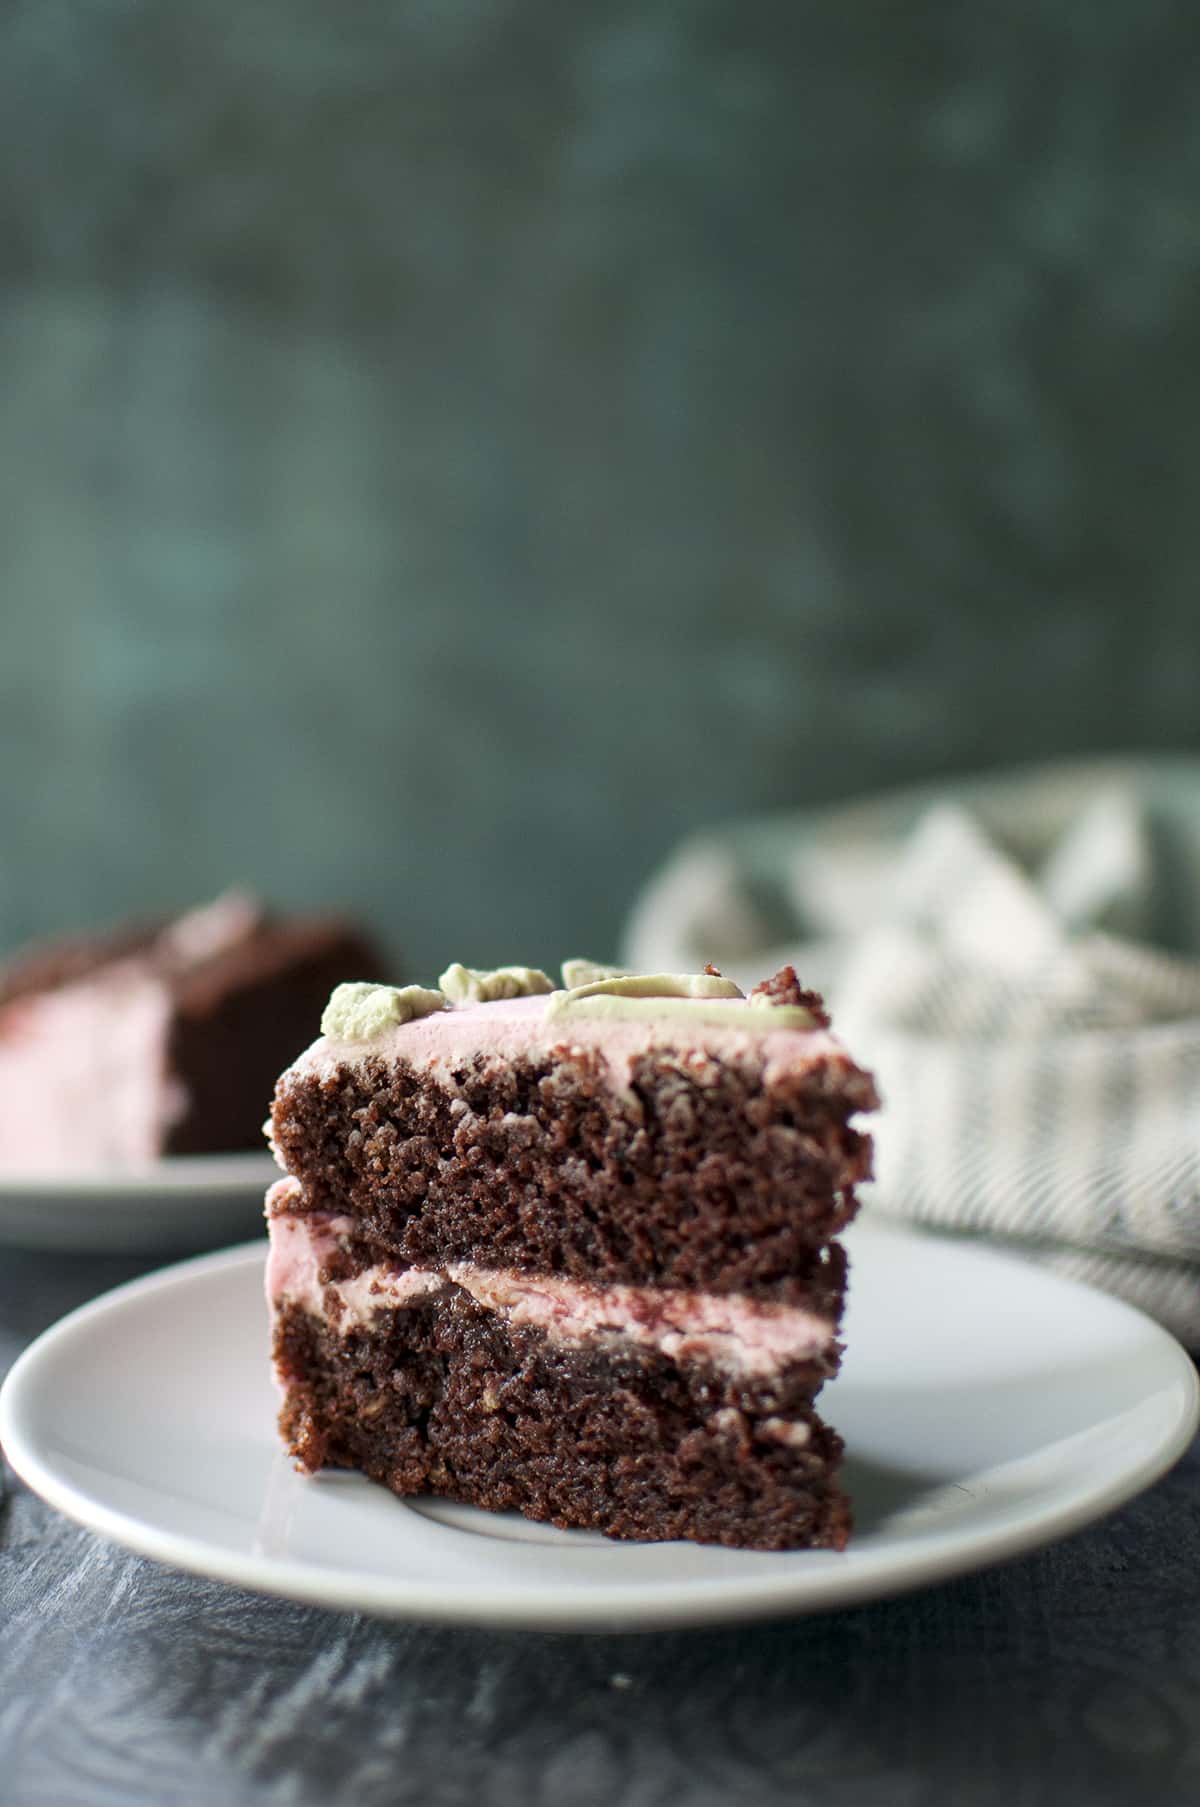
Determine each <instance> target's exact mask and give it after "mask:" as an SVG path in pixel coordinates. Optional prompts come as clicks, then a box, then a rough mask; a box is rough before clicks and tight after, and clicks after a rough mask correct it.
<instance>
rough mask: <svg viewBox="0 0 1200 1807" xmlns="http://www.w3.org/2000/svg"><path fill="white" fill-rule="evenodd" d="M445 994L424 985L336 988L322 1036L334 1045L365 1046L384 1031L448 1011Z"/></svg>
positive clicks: (363, 984)
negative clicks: (359, 1044) (335, 1043)
mask: <svg viewBox="0 0 1200 1807" xmlns="http://www.w3.org/2000/svg"><path fill="white" fill-rule="evenodd" d="M447 1009H449V1005H448V1003H447V1001H446V997H445V995H444V993H442V992H440V991H429V990H427V989H426V988H425V986H423V985H401V986H396V985H371V984H369V983H366V982H363V981H355V982H353V983H351V984H347V985H338V986H336V987H335V988H334V992H333V996H332V997H331V998H330V1000H329V1002H328V1004H326V1006H325V1014H324V1015H323V1016H322V1018H321V1034H322V1035H327V1036H329V1038H330V1039H331V1040H332V1041H340V1042H366V1041H370V1040H371V1039H372V1037H373V1036H376V1035H382V1034H383V1032H384V1030H385V1029H396V1028H399V1027H400V1025H401V1024H402V1023H411V1022H414V1021H415V1020H416V1018H417V1017H419V1016H432V1015H433V1013H434V1011H436V1010H447Z"/></svg>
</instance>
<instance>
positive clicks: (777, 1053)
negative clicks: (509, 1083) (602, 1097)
mask: <svg viewBox="0 0 1200 1807" xmlns="http://www.w3.org/2000/svg"><path fill="white" fill-rule="evenodd" d="M550 1003H551V996H550V995H547V994H541V995H539V996H537V997H524V998H503V999H498V1000H497V1001H495V1002H493V1003H487V1004H464V1005H459V1006H457V1007H456V1008H454V1009H451V1010H437V1011H434V1012H432V1014H431V1015H429V1016H423V1017H419V1018H417V1019H416V1021H414V1022H410V1023H404V1024H401V1025H399V1026H397V1027H395V1028H391V1029H387V1030H385V1031H384V1032H383V1033H382V1034H380V1035H377V1036H373V1037H372V1038H371V1039H370V1040H369V1041H338V1040H334V1039H332V1038H330V1037H327V1036H322V1037H321V1038H320V1040H318V1041H316V1042H314V1043H313V1044H312V1046H311V1047H310V1048H308V1049H307V1050H306V1051H305V1052H304V1053H303V1054H302V1055H301V1056H300V1057H299V1059H298V1060H297V1061H296V1062H295V1063H294V1064H293V1066H292V1067H291V1068H290V1069H289V1073H291V1074H295V1075H296V1077H297V1078H300V1077H304V1076H307V1075H310V1074H314V1073H315V1074H317V1075H318V1076H320V1077H328V1076H330V1075H331V1074H333V1073H334V1072H336V1071H337V1069H338V1068H339V1067H344V1066H353V1065H356V1064H357V1063H359V1062H360V1061H363V1060H365V1059H367V1058H368V1057H369V1056H372V1055H374V1056H378V1057H379V1058H382V1059H383V1060H402V1061H407V1062H408V1063H409V1064H410V1065H412V1066H413V1067H416V1068H419V1069H420V1070H421V1071H423V1072H424V1071H428V1072H432V1073H434V1074H436V1075H437V1076H439V1077H440V1078H441V1079H442V1081H443V1083H444V1084H445V1085H447V1087H448V1088H453V1084H454V1081H453V1078H452V1073H453V1070H454V1068H455V1067H458V1066H461V1065H463V1064H464V1062H466V1061H470V1060H474V1059H476V1058H477V1057H479V1056H480V1055H482V1056H483V1057H484V1059H485V1061H486V1063H487V1064H488V1065H489V1066H491V1065H494V1066H495V1067H496V1068H500V1067H503V1066H504V1065H506V1064H507V1063H509V1062H510V1061H513V1060H520V1059H524V1058H528V1057H529V1056H531V1055H537V1054H548V1053H552V1052H553V1053H558V1054H561V1053H562V1052H564V1051H578V1052H579V1053H583V1054H590V1055H594V1056H598V1057H599V1059H600V1060H601V1061H602V1062H603V1063H604V1064H605V1065H606V1066H607V1068H608V1073H609V1078H610V1080H611V1081H612V1083H613V1084H614V1085H616V1086H618V1087H620V1088H624V1087H626V1086H627V1085H628V1082H629V1078H630V1071H631V1067H632V1063H633V1062H634V1061H635V1060H636V1059H637V1058H638V1057H639V1056H640V1055H643V1054H648V1053H650V1052H651V1051H652V1050H657V1051H662V1052H668V1053H671V1054H673V1055H675V1056H676V1057H677V1059H678V1060H679V1061H680V1063H681V1064H682V1066H683V1067H684V1068H686V1070H687V1071H688V1073H689V1076H690V1077H691V1078H692V1079H693V1080H694V1081H695V1082H696V1083H697V1084H700V1085H703V1084H704V1082H705V1076H706V1073H711V1075H712V1077H713V1078H714V1079H715V1078H716V1067H715V1066H714V1065H713V1061H714V1057H715V1058H718V1059H721V1060H729V1059H743V1060H753V1061H755V1062H756V1063H761V1066H762V1070H763V1074H764V1078H765V1079H766V1080H767V1082H768V1083H770V1081H771V1080H772V1079H773V1078H774V1077H775V1075H777V1074H780V1073H783V1072H786V1071H793V1072H794V1071H798V1070H802V1069H804V1068H807V1067H810V1066H813V1065H815V1064H816V1063H817V1062H819V1061H825V1060H830V1059H834V1060H840V1061H847V1055H846V1052H845V1049H844V1048H843V1047H842V1045H841V1043H840V1042H839V1041H838V1040H837V1038H836V1037H835V1036H833V1035H831V1034H830V1033H829V1031H828V1030H825V1029H773V1028H771V1027H770V1026H769V1023H767V1022H766V1021H765V1020H764V1019H767V1018H769V1015H770V1012H769V1010H766V1009H762V1010H755V1011H754V1013H753V1015H754V1023H753V1025H747V1021H746V1006H745V1002H744V1000H743V999H740V998H719V999H705V1000H704V1016H703V1017H701V1016H700V1015H699V1014H698V1013H697V1014H694V1015H689V1014H685V1013H682V1012H680V1011H679V1009H678V1000H677V999H664V1000H663V1003H664V1009H663V1011H662V1013H661V1014H653V1015H646V1016H641V1017H639V1018H638V1020H636V1021H629V1020H622V1019H620V1018H614V1017H611V1016H595V1017H589V1016H588V1015H587V1013H586V1011H580V1012H579V1013H578V1014H572V1015H571V1016H569V1017H556V1018H554V1019H552V1020H551V1021H550V1022H546V1020H545V1018H546V1012H547V1009H548V1008H549V1006H550ZM725 1010H727V1011H728V1013H729V1024H728V1026H726V1024H725V1023H724V1022H721V1021H719V1020H715V1021H714V1020H712V1019H713V1018H715V1017H718V1016H719V1014H721V1013H723V1012H724V1011H725ZM286 1079H287V1075H285V1083H286Z"/></svg>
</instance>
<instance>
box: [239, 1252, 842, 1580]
mask: <svg viewBox="0 0 1200 1807" xmlns="http://www.w3.org/2000/svg"><path fill="white" fill-rule="evenodd" d="M274 1359H275V1367H276V1373H277V1375H278V1377H279V1380H280V1383H281V1385H282V1387H283V1389H284V1404H283V1408H282V1410H281V1413H280V1429H281V1431H282V1433H283V1435H284V1438H285V1440H286V1441H287V1443H288V1445H289V1448H290V1449H291V1451H292V1454H293V1455H294V1456H295V1457H296V1459H297V1461H298V1462H300V1463H301V1465H302V1466H303V1467H305V1468H307V1469H309V1470H315V1469H317V1468H320V1467H322V1466H325V1465H331V1466H334V1467H340V1468H355V1469H359V1470H361V1471H362V1472H363V1473H364V1474H367V1475H369V1476H370V1477H371V1478H372V1479H373V1480H376V1481H379V1482H382V1483H383V1485H384V1486H386V1487H390V1488H391V1489H392V1491H393V1492H394V1493H397V1494H402V1495H403V1494H416V1493H435V1494H442V1495H444V1496H446V1497H449V1498H451V1499H455V1500H461V1501H465V1502H467V1503H468V1504H471V1505H476V1506H482V1507H484V1508H486V1509H488V1510H491V1511H503V1510H516V1511H518V1512H521V1513H524V1514H525V1516H526V1517H529V1518H534V1519H541V1520H545V1521H547V1522H549V1523H550V1524H555V1525H560V1526H563V1527H565V1528H577V1529H589V1530H596V1531H602V1532H604V1533H606V1534H607V1535H609V1536H612V1537H622V1538H633V1539H640V1540H643V1541H652V1540H659V1539H669V1538H689V1539H691V1540H693V1541H695V1542H699V1543H715V1544H724V1545H727V1546H730V1547H733V1548H741V1549H761V1550H785V1549H801V1548H821V1549H841V1548H843V1546H844V1545H845V1542H846V1538H847V1536H848V1534H849V1529H850V1512H849V1506H848V1502H847V1501H846V1499H845V1497H844V1495H843V1494H842V1493H841V1492H840V1491H839V1489H838V1487H837V1484H836V1478H835V1477H836V1469H837V1465H838V1462H839V1460H840V1457H841V1451H842V1445H841V1440H840V1438H839V1437H838V1436H837V1435H836V1433H835V1432H833V1431H831V1430H830V1429H829V1428H828V1426H826V1425H824V1424H822V1422H821V1421H820V1419H819V1418H818V1417H817V1416H816V1414H815V1413H814V1412H813V1410H812V1408H811V1403H810V1398H811V1391H812V1388H811V1382H809V1383H808V1384H807V1385H805V1384H803V1383H801V1384H798V1386H797V1388H796V1391H795V1396H794V1397H790V1398H789V1397H788V1396H787V1392H788V1390H787V1388H786V1386H785V1387H784V1389H783V1393H782V1395H781V1393H780V1389H779V1387H778V1385H776V1386H775V1387H774V1388H773V1389H772V1390H771V1394H770V1397H769V1398H768V1397H766V1396H765V1393H764V1389H763V1388H762V1386H761V1385H759V1384H757V1383H756V1382H755V1381H753V1380H752V1379H750V1378H749V1377H745V1378H743V1379H741V1380H738V1379H737V1378H735V1377H733V1376H731V1375H730V1374H729V1373H727V1372H724V1373H722V1372H719V1371H717V1370H715V1369H705V1368H703V1367H697V1366H694V1365H692V1364H686V1365H677V1364H676V1363H675V1362H673V1361H671V1360H670V1359H669V1358H667V1357H666V1356H664V1355H662V1354H661V1353H659V1352H658V1351H657V1350H652V1349H647V1348H644V1347H638V1346H636V1345H623V1346H620V1347H616V1348H613V1347H607V1348H597V1347H592V1348H588V1347H573V1346H570V1345H564V1344H563V1343H561V1342H556V1341H552V1340H550V1339H549V1338H548V1337H547V1336H546V1334H545V1332H544V1331H542V1330H540V1329H536V1328H531V1327H528V1326H514V1325H513V1324H512V1323H510V1322H506V1321H505V1320H503V1319H501V1318H498V1317H497V1316H496V1315H495V1314H493V1313H490V1312H488V1311H486V1310H484V1309H483V1308H482V1307H481V1306H480V1305H479V1304H478V1302H477V1301H476V1300H475V1299H473V1298H472V1297H471V1295H470V1293H468V1292H466V1291H464V1290H463V1289H462V1288H461V1287H458V1286H456V1285H453V1284H452V1283H450V1282H449V1281H447V1282H446V1284H445V1285H444V1286H443V1287H441V1289H440V1290H439V1291H438V1292H437V1293H436V1294H434V1295H432V1296H425V1297H422V1298H419V1299H417V1300H414V1301H413V1303H412V1304H410V1305H407V1306H405V1307H403V1308H399V1309H385V1310H380V1311H377V1312H376V1313H375V1314H374V1316H373V1317H372V1318H370V1319H369V1320H368V1321H366V1322H363V1323H358V1324H349V1325H347V1326H344V1334H343V1333H342V1332H341V1331H339V1330H338V1329H336V1328H334V1327H331V1325H330V1324H329V1323H328V1322H326V1321H325V1320H323V1319H321V1318H319V1317H316V1316H314V1315H312V1314H311V1313H310V1312H309V1311H307V1310H306V1309H305V1308H304V1307H303V1306H302V1305H299V1304H295V1303H291V1304H284V1305H282V1306H281V1308H280V1309H278V1311H277V1313H276V1317H275V1331H274Z"/></svg>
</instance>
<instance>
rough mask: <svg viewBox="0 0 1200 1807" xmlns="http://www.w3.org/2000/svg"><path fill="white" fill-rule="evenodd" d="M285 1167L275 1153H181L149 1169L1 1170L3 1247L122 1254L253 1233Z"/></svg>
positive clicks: (191, 1245)
mask: <svg viewBox="0 0 1200 1807" xmlns="http://www.w3.org/2000/svg"><path fill="white" fill-rule="evenodd" d="M278 1178H279V1169H278V1168H277V1167H276V1165H275V1163H274V1161H273V1160H272V1159H271V1157H270V1155H269V1154H265V1153H264V1154H196V1155H173V1156H169V1157H168V1158H167V1159H166V1160H162V1161H155V1162H154V1163H153V1164H152V1165H151V1166H148V1167H136V1168H126V1169H125V1170H123V1171H110V1172H107V1173H79V1174H29V1175H25V1176H22V1175H20V1174H8V1173H5V1174H0V1244H9V1245H12V1246H16V1247H19V1248H26V1249H72V1250H78V1251H80V1252H82V1253H99V1252H103V1253H105V1254H114V1253H122V1252H124V1251H126V1250H130V1249H140V1250H150V1249H153V1250H157V1251H160V1252H163V1253H170V1251H171V1250H173V1249H195V1248H203V1247H204V1245H205V1244H206V1243H207V1244H209V1245H217V1246H219V1245H220V1244H221V1243H225V1242H229V1241H230V1240H232V1239H233V1238H235V1237H239V1236H250V1235H253V1233H254V1230H255V1226H256V1224H259V1223H261V1221H262V1212H263V1198H264V1195H265V1193H266V1190H267V1187H268V1186H269V1185H270V1184H271V1182H272V1180H277V1179H278Z"/></svg>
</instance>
